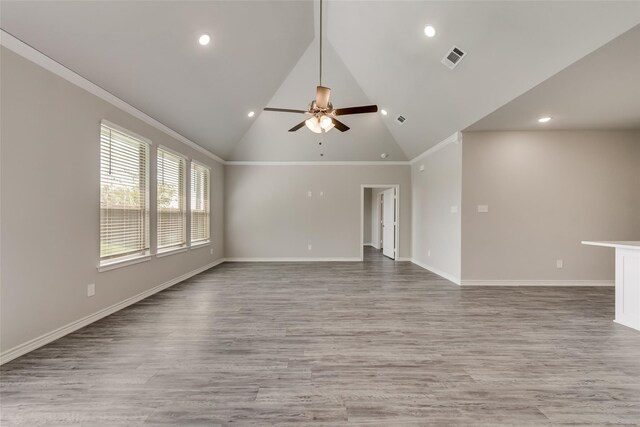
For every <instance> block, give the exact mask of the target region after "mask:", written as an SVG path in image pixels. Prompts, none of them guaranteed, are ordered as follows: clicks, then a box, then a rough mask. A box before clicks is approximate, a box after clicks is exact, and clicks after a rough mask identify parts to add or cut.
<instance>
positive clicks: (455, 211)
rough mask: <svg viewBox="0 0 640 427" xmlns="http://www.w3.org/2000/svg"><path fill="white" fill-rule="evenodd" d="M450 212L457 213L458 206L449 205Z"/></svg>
mask: <svg viewBox="0 0 640 427" xmlns="http://www.w3.org/2000/svg"><path fill="white" fill-rule="evenodd" d="M451 213H452V214H456V213H458V207H457V206H451Z"/></svg>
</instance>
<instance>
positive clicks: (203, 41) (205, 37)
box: [198, 34, 211, 46]
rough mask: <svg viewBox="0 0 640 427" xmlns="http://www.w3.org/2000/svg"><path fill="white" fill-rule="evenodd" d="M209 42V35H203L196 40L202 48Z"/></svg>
mask: <svg viewBox="0 0 640 427" xmlns="http://www.w3.org/2000/svg"><path fill="white" fill-rule="evenodd" d="M210 41H211V36H209V34H203V35H201V36H200V38H199V39H198V43H200V44H201V45H202V46H206V45H208V44H209V42H210Z"/></svg>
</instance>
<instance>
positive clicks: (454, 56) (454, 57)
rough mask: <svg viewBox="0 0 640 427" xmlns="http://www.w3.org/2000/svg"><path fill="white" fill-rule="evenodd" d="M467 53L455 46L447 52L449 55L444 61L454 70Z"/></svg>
mask: <svg viewBox="0 0 640 427" xmlns="http://www.w3.org/2000/svg"><path fill="white" fill-rule="evenodd" d="M465 55H466V53H465V52H463V51H462V49H460V48H459V47H458V46H453V47H452V48H451V50H450V51H449V52H448V53H447V55H446V56H445V57H444V58H442V63H443V64H444V65H446V66H447V67H449V68H451V69H452V70H453V69H454V68H456V65H458V64H459V63H460V61H462V58H464V57H465Z"/></svg>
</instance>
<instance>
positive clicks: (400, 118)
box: [396, 116, 407, 124]
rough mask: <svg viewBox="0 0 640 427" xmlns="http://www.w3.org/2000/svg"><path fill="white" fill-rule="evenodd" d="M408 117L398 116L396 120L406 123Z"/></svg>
mask: <svg viewBox="0 0 640 427" xmlns="http://www.w3.org/2000/svg"><path fill="white" fill-rule="evenodd" d="M406 121H407V119H406V118H405V117H404V116H398V117H396V122H398V123H399V124H404V122H406Z"/></svg>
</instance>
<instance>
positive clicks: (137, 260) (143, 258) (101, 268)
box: [97, 254, 151, 273]
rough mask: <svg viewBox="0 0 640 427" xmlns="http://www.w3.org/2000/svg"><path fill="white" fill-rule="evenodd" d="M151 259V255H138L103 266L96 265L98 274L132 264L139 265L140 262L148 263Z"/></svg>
mask: <svg viewBox="0 0 640 427" xmlns="http://www.w3.org/2000/svg"><path fill="white" fill-rule="evenodd" d="M150 259H151V255H149V254H146V255H140V256H136V257H135V258H127V259H123V260H118V261H111V262H106V263H104V264H100V265H98V267H97V268H98V272H100V273H102V272H103V271H109V270H115V269H116V268H122V267H127V266H129V265H133V264H139V263H141V262H145V261H149V260H150Z"/></svg>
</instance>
